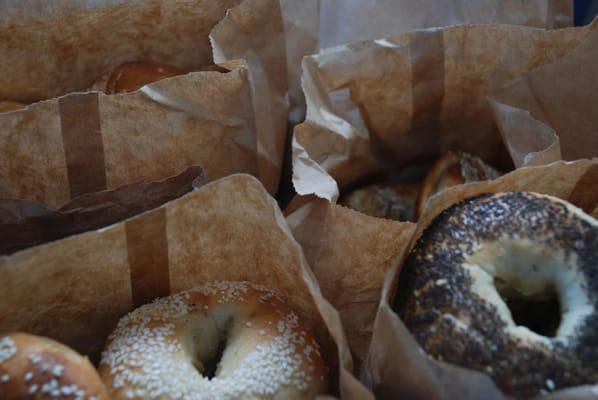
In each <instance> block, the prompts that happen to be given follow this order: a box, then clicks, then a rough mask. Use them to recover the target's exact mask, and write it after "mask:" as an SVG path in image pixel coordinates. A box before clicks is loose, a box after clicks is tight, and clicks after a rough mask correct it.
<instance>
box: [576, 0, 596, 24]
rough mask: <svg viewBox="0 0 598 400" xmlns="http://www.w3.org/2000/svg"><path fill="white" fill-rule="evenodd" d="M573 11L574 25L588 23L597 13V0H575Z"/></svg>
mask: <svg viewBox="0 0 598 400" xmlns="http://www.w3.org/2000/svg"><path fill="white" fill-rule="evenodd" d="M573 13H574V15H575V25H576V26H579V25H585V24H588V23H590V22H591V21H592V20H593V19H594V16H595V15H596V14H598V0H575V1H574V3H573Z"/></svg>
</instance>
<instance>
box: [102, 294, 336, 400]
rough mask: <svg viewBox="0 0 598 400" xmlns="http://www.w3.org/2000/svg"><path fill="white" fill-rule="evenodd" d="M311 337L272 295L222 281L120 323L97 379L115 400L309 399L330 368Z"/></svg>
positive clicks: (136, 312)
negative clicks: (100, 380) (99, 379)
mask: <svg viewBox="0 0 598 400" xmlns="http://www.w3.org/2000/svg"><path fill="white" fill-rule="evenodd" d="M318 349H319V346H318V343H317V342H316V340H315V339H314V337H313V335H312V334H311V333H310V332H309V331H308V330H307V329H306V328H304V327H302V324H301V321H300V320H299V318H298V316H297V314H295V313H294V312H293V311H292V310H291V309H290V308H289V307H288V306H287V305H286V304H285V303H284V301H283V300H282V299H281V298H280V297H279V296H278V295H277V294H275V293H274V292H273V291H271V290H268V289H266V288H264V287H261V286H257V285H253V284H251V283H248V282H218V283H214V284H210V285H207V286H203V287H200V288H196V289H191V290H188V291H185V292H181V293H179V294H176V295H172V296H169V297H165V298H162V299H158V300H156V301H154V302H153V303H151V304H148V305H145V306H142V307H140V308H138V309H136V310H134V311H133V312H131V313H130V314H128V315H127V316H125V317H124V318H122V319H121V320H120V322H119V323H118V326H117V328H116V330H115V331H114V332H113V333H112V334H111V335H110V337H109V338H108V341H107V344H106V347H105V349H104V351H103V354H102V360H101V362H100V367H99V371H100V375H101V377H102V379H103V380H104V382H105V383H106V386H107V387H108V390H109V391H110V394H111V396H112V398H113V399H115V400H118V399H179V400H202V399H241V398H243V399H287V398H289V399H291V398H292V399H311V398H314V397H315V396H316V395H318V394H322V393H325V392H326V389H327V368H326V366H325V364H324V361H323V359H322V357H321V355H320V352H319V350H318Z"/></svg>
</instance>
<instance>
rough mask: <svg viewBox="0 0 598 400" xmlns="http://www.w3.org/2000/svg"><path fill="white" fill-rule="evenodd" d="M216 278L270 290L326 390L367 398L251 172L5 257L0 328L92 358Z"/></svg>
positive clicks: (339, 334) (336, 326)
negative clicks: (118, 333)
mask: <svg viewBox="0 0 598 400" xmlns="http://www.w3.org/2000/svg"><path fill="white" fill-rule="evenodd" d="M217 280H248V281H251V282H255V283H259V284H262V285H264V286H266V287H270V288H272V289H274V290H276V291H277V292H278V293H279V294H280V295H281V296H282V297H283V298H285V299H286V300H287V302H288V303H289V305H290V306H291V307H292V308H293V309H294V310H296V311H297V312H298V313H299V314H300V315H301V317H303V318H304V320H305V321H306V323H307V324H308V325H309V327H310V328H311V329H313V330H314V332H315V333H316V336H317V338H318V341H319V343H320V345H321V346H322V350H323V354H324V357H325V359H326V361H327V362H328V365H329V367H330V368H331V381H332V386H331V392H330V393H331V394H332V395H334V394H340V395H341V396H342V398H348V399H364V398H368V396H370V394H369V393H368V392H367V391H366V390H365V388H364V387H363V386H362V385H361V384H360V383H359V382H358V381H357V380H356V379H355V378H354V377H353V376H352V375H351V371H352V365H351V356H350V353H349V350H348V347H347V345H346V341H345V337H344V333H343V330H342V325H341V322H340V320H339V317H338V313H337V312H336V311H335V310H334V309H333V308H332V306H331V305H330V304H329V303H328V302H327V301H326V300H325V299H324V298H323V297H322V295H321V293H320V289H319V286H318V284H317V281H316V279H315V277H314V276H313V273H312V272H311V270H310V268H309V266H308V264H307V263H306V261H305V258H304V255H303V252H302V251H301V247H300V246H299V244H298V243H297V242H296V241H295V240H294V239H293V236H292V234H291V232H290V230H289V228H288V226H287V224H286V222H285V220H284V217H283V216H282V213H281V212H280V210H279V208H278V206H277V205H276V202H275V201H274V199H273V198H272V197H270V196H269V195H268V193H267V191H266V190H265V189H264V187H263V186H262V185H260V184H259V182H258V181H257V180H256V179H255V178H253V177H251V176H248V175H233V176H230V177H226V178H223V179H221V180H218V181H215V182H212V183H209V184H206V185H205V186H203V187H201V188H200V189H198V190H195V191H193V192H191V193H189V194H187V195H185V196H183V197H181V198H179V199H177V200H174V201H172V202H169V203H167V204H165V205H163V206H161V207H158V208H155V209H153V210H150V211H148V212H145V213H143V214H141V215H138V216H136V217H133V218H130V219H127V220H125V221H123V222H120V223H117V224H115V225H111V226H109V227H106V228H103V229H100V230H96V231H91V232H87V233H83V234H80V235H75V236H71V237H69V238H66V239H62V240H58V241H56V242H53V243H49V244H45V245H42V246H37V247H34V248H31V249H28V250H24V251H21V252H17V253H15V254H13V255H11V256H6V257H2V258H1V259H0V292H1V293H2V297H1V298H0V330H2V331H11V330H22V331H26V332H30V333H33V334H39V335H45V336H49V337H51V338H53V339H56V340H59V341H61V342H64V343H66V344H67V345H69V346H72V347H73V348H74V349H76V350H77V351H79V352H81V353H83V354H86V355H89V356H90V357H91V359H92V360H97V357H98V355H99V352H100V350H101V348H102V346H103V343H104V341H105V339H106V337H107V335H108V334H109V333H110V331H111V330H112V329H113V328H114V327H115V325H116V323H117V322H118V320H119V319H120V318H121V317H122V316H123V315H124V314H126V313H127V312H129V311H130V310H132V309H133V308H135V307H137V306H139V305H142V304H145V303H147V302H149V301H151V300H152V299H154V298H156V297H159V296H166V295H168V294H170V293H176V292H179V291H182V290H186V289H189V288H192V287H194V286H198V285H201V284H205V283H209V282H212V281H217ZM335 377H336V378H338V381H337V380H336V378H335ZM335 382H336V383H337V384H335Z"/></svg>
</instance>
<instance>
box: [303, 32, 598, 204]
mask: <svg viewBox="0 0 598 400" xmlns="http://www.w3.org/2000/svg"><path fill="white" fill-rule="evenodd" d="M595 29H596V26H590V27H584V28H572V29H563V30H557V31H544V30H537V29H531V28H525V27H516V26H503V25H464V26H454V27H448V28H438V29H426V30H420V31H413V32H409V33H406V34H403V35H398V36H394V37H390V38H387V39H379V40H374V41H369V42H364V43H360V44H354V45H348V46H340V47H337V48H334V49H331V50H329V51H327V52H324V53H322V54H320V55H317V56H310V57H307V58H305V59H304V61H303V65H304V76H303V87H304V91H305V94H306V98H307V105H308V112H307V119H306V121H305V123H303V124H301V125H299V126H297V127H296V128H295V136H294V142H293V168H294V170H293V183H294V186H295V189H296V190H297V193H298V194H300V195H308V194H314V195H316V196H318V197H322V198H325V199H328V200H331V201H334V200H336V198H337V197H338V194H339V189H340V190H343V189H344V188H345V187H346V186H348V185H350V184H352V183H353V182H355V181H357V180H358V179H360V178H363V177H364V176H367V175H368V174H371V173H375V172H378V171H380V170H383V169H388V168H397V167H401V166H402V165H405V164H406V163H409V162H410V161H412V160H414V159H416V158H417V157H425V156H430V155H437V154H439V153H442V152H444V151H446V150H449V149H455V150H462V151H468V152H471V153H474V154H476V155H479V156H480V157H482V158H484V159H485V160H486V161H487V162H489V163H491V164H495V165H496V166H498V167H502V168H503V169H508V168H512V165H511V162H510V160H509V157H508V153H507V150H506V148H505V146H504V144H503V143H502V138H501V135H500V133H499V130H498V129H497V126H496V122H495V119H494V115H493V113H492V110H491V108H490V106H489V104H488V102H487V100H486V96H487V95H488V94H489V93H491V92H492V91H493V90H496V89H498V88H500V87H502V86H504V85H505V84H507V83H508V82H510V81H511V80H513V79H514V78H516V77H519V76H522V75H523V74H525V73H527V72H529V71H530V70H532V69H534V68H535V67H537V66H539V65H543V64H546V63H550V62H553V61H555V60H558V59H559V58H561V57H563V56H564V55H566V54H567V53H568V52H569V51H570V50H571V49H573V48H575V47H576V46H577V45H578V44H580V43H581V42H582V41H583V40H584V39H585V38H586V37H587V36H588V35H589V34H590V33H591V32H593V31H594V30H595ZM488 43H493V45H492V46H489V45H488Z"/></svg>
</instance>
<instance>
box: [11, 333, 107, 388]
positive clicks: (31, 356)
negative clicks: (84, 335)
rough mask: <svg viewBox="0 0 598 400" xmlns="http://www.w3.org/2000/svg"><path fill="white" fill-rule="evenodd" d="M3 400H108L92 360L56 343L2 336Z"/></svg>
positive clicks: (48, 340)
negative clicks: (49, 399) (82, 399)
mask: <svg viewBox="0 0 598 400" xmlns="http://www.w3.org/2000/svg"><path fill="white" fill-rule="evenodd" d="M0 393H1V394H2V396H1V397H2V399H4V400H11V399H15V400H16V399H40V400H41V399H48V398H60V399H65V400H72V399H73V400H74V399H80V398H85V399H93V398H95V399H96V400H108V399H109V397H108V393H107V391H106V388H105V387H104V385H103V384H102V381H101V380H100V377H99V376H98V373H97V372H96V370H95V369H94V367H93V366H92V365H91V363H90V362H89V360H88V359H87V358H85V357H83V356H81V355H79V354H78V353H77V352H75V351H74V350H72V349H70V348H69V347H67V346H64V345H62V344H60V343H58V342H55V341H53V340H50V339H47V338H43V337H38V336H33V335H28V334H25V333H10V334H6V335H3V336H0Z"/></svg>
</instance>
